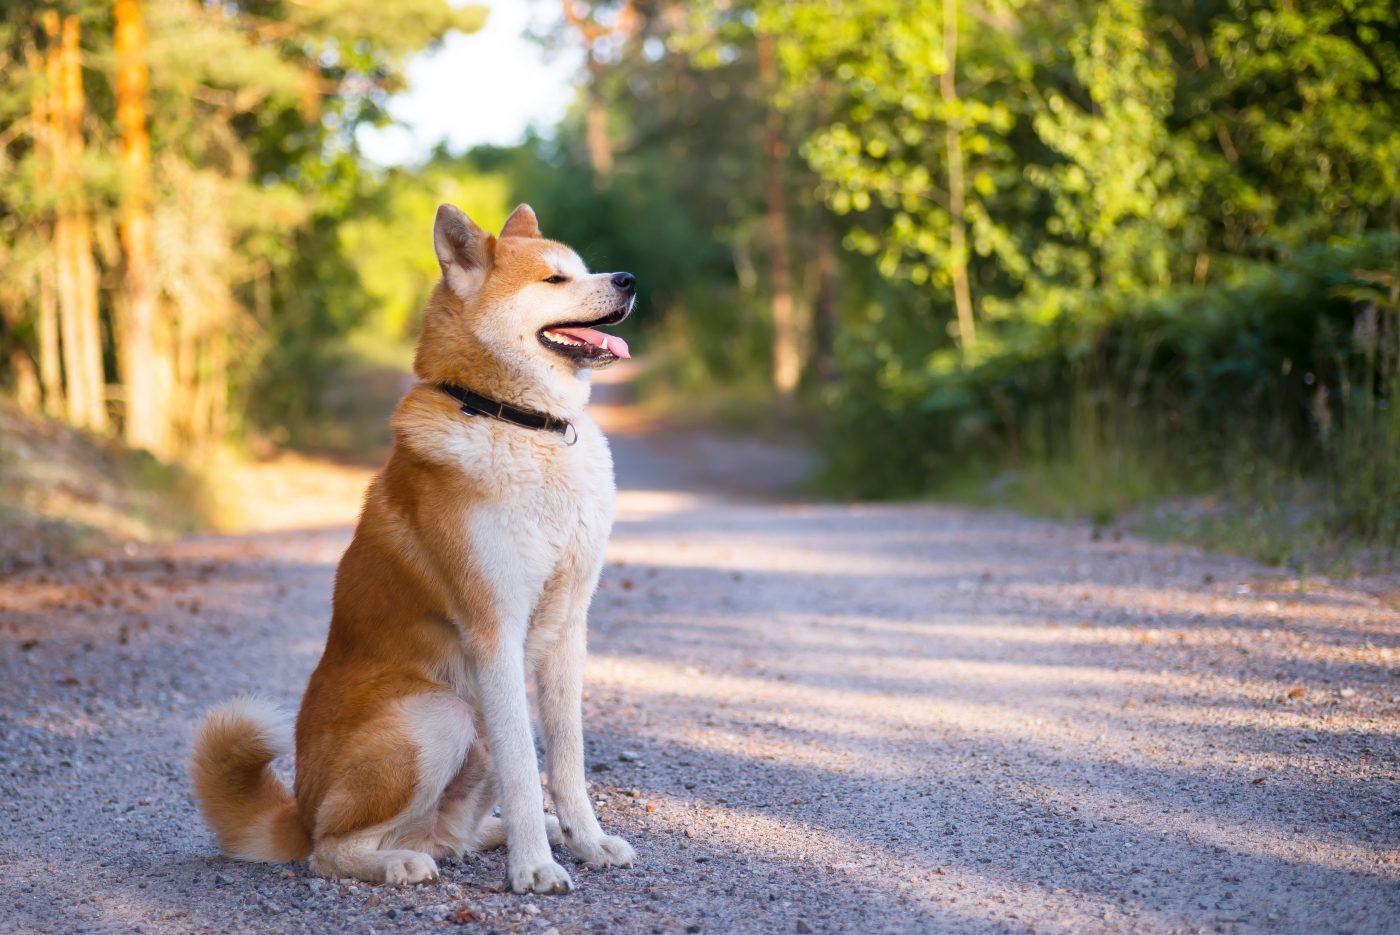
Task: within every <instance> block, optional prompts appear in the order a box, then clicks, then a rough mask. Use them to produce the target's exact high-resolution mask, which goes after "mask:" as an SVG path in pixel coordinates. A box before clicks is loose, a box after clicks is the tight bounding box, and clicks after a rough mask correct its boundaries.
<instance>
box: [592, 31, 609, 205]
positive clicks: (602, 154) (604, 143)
mask: <svg viewBox="0 0 1400 935" xmlns="http://www.w3.org/2000/svg"><path fill="white" fill-rule="evenodd" d="M602 79H603V63H602V62H601V61H599V60H598V54H597V52H596V51H595V49H594V45H593V43H592V42H590V43H589V44H588V164H589V165H590V166H591V167H592V169H593V174H594V176H595V177H596V178H597V180H598V181H599V182H603V181H605V180H606V179H607V178H608V176H610V175H612V168H613V147H612V138H611V137H610V136H609V135H608V109H607V105H606V103H605V102H604V101H603V88H602V84H601V82H602Z"/></svg>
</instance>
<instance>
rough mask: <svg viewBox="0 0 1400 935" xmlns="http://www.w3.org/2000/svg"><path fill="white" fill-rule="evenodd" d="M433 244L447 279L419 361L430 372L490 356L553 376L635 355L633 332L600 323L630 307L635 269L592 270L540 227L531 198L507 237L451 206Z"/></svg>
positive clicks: (530, 373) (472, 365) (441, 211)
mask: <svg viewBox="0 0 1400 935" xmlns="http://www.w3.org/2000/svg"><path fill="white" fill-rule="evenodd" d="M433 248H434V251H435V252H436V254H437V259H438V265H439V266H441V267H442V282H441V283H440V284H439V286H438V289H437V291H436V292H435V293H434V297H433V301H432V302H431V303H430V305H429V308H428V314H427V317H426V318H425V320H424V323H423V339H422V341H421V342H420V344H419V366H418V367H417V368H416V369H418V372H419V375H420V376H422V377H424V378H425V379H438V380H444V379H448V378H449V377H448V376H445V375H443V373H442V372H441V371H443V369H444V368H447V369H449V370H451V369H461V370H465V371H467V372H469V373H470V372H473V371H479V370H481V368H482V366H483V365H486V366H487V369H496V370H503V371H504V372H506V373H508V374H509V375H510V376H511V377H513V378H514V380H524V381H527V382H529V381H537V382H539V383H542V384H546V385H548V384H551V383H555V382H557V381H558V380H559V378H560V377H565V376H567V377H573V376H575V375H576V374H578V372H579V371H581V370H584V369H590V368H597V367H606V366H607V365H608V364H611V363H614V362H615V361H617V360H618V359H619V358H623V357H628V356H630V354H629V353H628V350H627V343H626V342H625V341H623V340H622V339H621V338H619V337H617V336H616V335H611V334H604V333H603V332H601V331H599V330H597V329H598V328H599V327H603V326H607V325H615V324H617V323H618V322H620V321H622V320H623V319H625V318H626V317H627V316H628V315H629V314H631V312H632V307H633V304H634V303H635V301H636V296H637V280H636V278H635V277H634V276H633V275H632V274H631V273H590V272H589V271H588V267H586V266H585V265H584V263H583V261H582V260H581V259H579V256H578V254H576V253H575V252H574V251H573V250H571V249H569V248H568V247H566V246H565V245H564V244H561V243H557V242H555V241H552V240H546V239H545V238H544V237H543V236H542V235H541V234H540V228H539V223H538V221H537V220H536V219H535V212H534V211H533V210H532V209H531V208H530V206H529V205H521V206H520V207H518V208H516V209H515V211H514V212H513V213H512V214H511V216H510V218H509V219H507V221H506V223H505V226H504V227H503V228H502V229H501V234H500V237H493V236H491V235H490V234H488V233H486V231H484V230H482V229H481V228H480V227H479V226H477V225H476V223H475V222H473V221H472V219H471V218H469V217H467V216H466V215H465V214H464V213H462V211H460V210H459V209H457V208H455V207H453V206H452V205H442V206H441V207H439V208H438V212H437V220H436V222H435V223H434V225H433ZM453 359H455V360H456V364H455V365H454V364H453V363H452V361H453ZM489 365H496V366H495V367H491V366H489ZM574 382H576V381H574ZM481 391H482V392H489V391H490V390H489V388H482V389H481Z"/></svg>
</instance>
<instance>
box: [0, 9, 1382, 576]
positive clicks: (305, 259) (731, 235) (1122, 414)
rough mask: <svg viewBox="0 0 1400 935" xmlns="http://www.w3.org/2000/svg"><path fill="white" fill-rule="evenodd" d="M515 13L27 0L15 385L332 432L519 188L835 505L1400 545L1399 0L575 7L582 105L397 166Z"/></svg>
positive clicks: (128, 408)
mask: <svg viewBox="0 0 1400 935" xmlns="http://www.w3.org/2000/svg"><path fill="white" fill-rule="evenodd" d="M538 3H539V4H543V5H548V6H551V7H552V6H554V5H555V0H538ZM486 15H489V13H488V11H487V10H485V9H484V8H481V7H475V6H472V7H457V8H454V7H451V6H449V5H448V4H446V3H445V2H443V0H399V2H396V3H383V2H372V0H317V2H309V0H302V2H294V0H229V2H220V3H206V2H195V0H144V2H142V0H116V2H112V3H98V2H85V0H84V2H73V3H68V4H63V5H61V6H54V5H45V4H40V3H24V2H20V3H14V2H11V3H8V4H7V5H6V15H5V19H4V23H3V25H2V26H0V69H3V73H4V75H5V78H4V79H3V83H0V311H2V312H3V325H0V329H2V330H0V380H2V381H3V386H4V388H5V389H4V392H5V393H6V394H8V395H9V396H11V397H13V398H14V399H15V400H16V401H17V403H18V405H20V406H22V407H24V408H27V409H29V410H33V411H43V412H45V413H48V414H49V415H50V416H52V417H54V418H59V419H63V420H66V421H67V422H69V423H71V424H73V425H76V426H81V427H83V428H85V429H88V430H91V431H92V432H95V433H99V434H100V433H112V434H117V433H119V434H120V435H121V436H122V437H123V438H124V439H125V440H126V442H127V443H128V444H130V445H132V446H133V447H137V448H143V449H146V450H149V451H151V452H153V453H155V454H156V455H158V456H159V457H160V458H162V459H164V460H167V461H168V460H172V459H180V458H182V457H187V456H188V455H189V453H190V452H191V451H194V450H197V449H199V448H201V447H202V446H207V445H209V444H211V443H217V442H219V441H221V440H223V439H228V438H233V439H236V440H237V439H244V440H246V439H249V438H262V439H271V440H273V441H275V442H277V443H280V444H292V445H295V444H300V443H306V442H308V441H314V439H315V435H314V429H315V426H316V425H317V423H318V421H319V420H321V419H323V417H324V407H325V399H326V393H327V386H328V384H329V383H331V382H333V381H334V380H335V379H336V377H337V375H338V374H343V372H344V367H345V366H347V361H350V360H353V359H355V358H357V357H358V358H360V359H364V358H367V357H368V358H373V357H375V356H376V355H381V356H384V355H386V349H387V356H390V357H392V356H393V353H395V350H394V349H402V348H404V347H406V346H407V345H408V344H409V343H410V342H411V340H412V337H413V333H414V329H415V327H416V314H417V309H418V306H419V303H420V302H421V301H422V299H423V297H424V296H425V295H426V292H427V289H428V287H429V286H430V284H431V280H432V278H433V276H434V275H435V272H436V270H435V265H434V261H433V259H432V253H431V251H430V250H429V249H428V242H429V238H428V236H427V232H428V230H429V228H430V224H431V217H432V212H433V208H434V206H435V205H436V204H437V203H438V202H439V201H444V200H450V201H454V202H455V203H457V204H459V205H461V206H462V207H464V208H465V209H467V210H468V211H469V212H471V213H472V214H473V215H474V216H475V217H476V218H477V220H479V221H480V222H482V223H483V224H485V225H486V226H488V227H490V226H493V225H498V224H499V223H500V221H501V219H502V218H503V217H504V215H505V212H506V211H507V210H508V209H509V208H510V207H511V206H512V205H513V204H514V203H515V202H517V201H528V202H530V203H531V204H533V205H534V207H535V208H536V210H537V212H538V213H539V215H540V217H541V219H542V222H543V225H544V227H545V229H546V231H547V232H548V233H549V234H550V235H551V236H554V237H556V238H558V239H561V240H564V241H566V242H569V243H571V244H573V245H574V246H576V247H577V248H579V250H580V252H581V253H583V254H584V256H585V259H587V260H588V261H589V262H590V263H592V264H594V265H595V267H596V268H602V269H613V268H626V269H630V270H632V271H633V272H635V273H637V274H638V275H639V277H640V282H641V284H642V286H643V309H644V318H645V320H644V321H643V322H642V324H641V327H642V328H644V329H645V331H646V333H645V335H644V342H645V350H644V355H645V357H646V358H647V359H648V360H649V362H650V365H651V366H650V370H649V372H648V374H647V376H646V379H645V383H644V387H645V389H646V391H647V392H648V393H649V394H651V395H652V396H653V397H655V398H657V399H658V400H662V401H665V400H670V401H671V404H672V405H673V406H675V407H678V408H689V409H706V408H707V407H712V408H714V409H715V410H716V411H718V412H720V413H721V414H723V413H728V414H731V415H732V414H734V413H739V412H742V413H746V414H749V415H746V418H747V417H751V414H752V413H754V412H767V413H771V414H773V418H772V422H773V424H779V423H796V424H800V425H804V426H808V427H809V431H810V432H812V433H813V434H814V435H815V436H816V437H817V439H818V442H817V443H818V444H819V446H820V448H821V450H822V452H823V453H824V455H825V464H826V469H825V472H824V483H825V484H826V485H827V487H828V489H830V490H833V491H838V492H841V493H843V494H850V495H858V496H876V497H889V496H907V495H920V494H924V493H929V492H937V491H943V492H952V493H955V494H957V495H959V496H964V497H970V498H972V499H977V500H997V501H1009V502H1011V503H1013V504H1017V505H1020V506H1023V507H1028V508H1031V509H1035V510H1041V511H1045V512H1050V513H1053V514H1064V515H1076V514H1077V515H1088V516H1091V517H1092V518H1094V519H1095V520H1097V521H1100V522H1109V521H1112V520H1113V519H1114V518H1115V517H1116V516H1118V515H1120V514H1122V513H1124V512H1125V511H1130V510H1134V509H1138V508H1141V507H1142V506H1143V505H1144V504H1154V503H1157V504H1162V503H1165V504H1167V505H1168V506H1167V508H1166V509H1165V510H1161V511H1158V512H1157V513H1154V514H1153V515H1154V516H1158V517H1165V519H1164V520H1163V521H1164V522H1167V523H1168V525H1170V524H1171V523H1178V524H1179V523H1181V522H1186V521H1188V520H1189V523H1190V526H1191V528H1190V529H1177V530H1175V531H1176V532H1180V533H1185V534H1188V535H1195V536H1197V537H1203V538H1206V539H1208V540H1209V539H1211V538H1212V537H1219V538H1223V540H1224V541H1225V542H1226V543H1227V544H1233V545H1235V546H1236V547H1243V548H1246V549H1247V550H1252V551H1255V552H1258V553H1261V554H1264V555H1265V557H1268V558H1271V559H1274V560H1285V559H1289V558H1292V557H1294V553H1295V551H1296V548H1295V546H1296V543H1298V542H1300V541H1304V540H1308V539H1309V538H1311V539H1316V540H1318V541H1322V542H1326V543H1330V544H1334V545H1335V544H1339V543H1340V544H1346V545H1348V546H1358V547H1360V548H1363V549H1366V550H1370V553H1371V554H1372V555H1379V556H1387V555H1393V554H1394V551H1395V549H1396V548H1397V547H1400V406H1397V405H1396V400H1397V398H1400V278H1398V277H1400V113H1397V110H1400V8H1397V4H1396V3H1395V2H1394V0H1182V2H1166V0H1097V2H1084V0H1036V2H1030V0H694V2H679V0H595V2H586V0H561V2H559V3H558V27H557V29H555V30H554V31H553V32H551V33H550V34H548V35H543V36H540V37H538V39H539V41H540V42H543V43H546V44H550V45H555V46H561V45H563V44H566V43H568V44H575V45H581V46H582V48H583V49H584V52H585V62H586V64H585V68H584V70H583V73H582V74H581V75H580V78H579V88H578V96H577V100H576V101H575V102H574V105H573V107H572V109H571V110H570V112H569V116H568V117H567V118H566V119H565V121H564V122H563V123H562V124H561V125H559V126H557V127H546V128H539V130H538V132H537V133H535V134H532V135H531V136H530V137H529V138H527V139H526V140H525V141H524V142H523V143H522V144H520V145H518V146H514V147H509V148H485V147H483V148H478V149H475V150H472V151H470V152H466V153H450V152H446V151H439V152H436V153H435V154H434V155H433V156H432V157H431V158H430V159H428V160H427V161H425V162H424V163H423V164H422V165H419V166H414V167H404V168H393V169H381V168H376V167H374V166H371V165H368V164H367V163H366V162H365V161H364V160H363V158H362V157H361V156H360V154H359V152H358V150H357V147H356V142H355V131H356V129H357V128H359V127H361V126H363V125H367V124H369V125H373V124H382V123H383V122H385V121H386V120H387V116H386V112H385V104H386V101H387V99H388V95H390V94H392V93H393V92H394V91H395V90H397V89H399V88H400V87H401V86H402V83H403V69H404V64H405V62H406V60H407V59H408V57H409V56H411V55H412V54H414V53H416V52H419V51H421V50H423V49H426V48H429V47H431V46H432V45H433V44H434V43H436V42H438V41H439V40H440V39H441V38H442V37H443V36H444V35H445V34H446V33H447V32H449V31H451V30H461V31H472V30H474V29H476V28H477V27H478V26H479V25H480V24H481V23H482V22H483V17H484V16H486ZM471 90H475V91H477V92H478V93H497V92H496V90H495V89H468V90H464V98H463V119H464V120H470V91H471ZM375 418H382V414H379V415H377V416H376V417H375ZM1207 494H1209V495H1211V496H1208V497H1205V499H1202V495H1207ZM1183 498H1194V499H1191V500H1190V501H1189V503H1190V505H1189V506H1187V505H1185V504H1186V502H1187V501H1186V500H1184V499H1183ZM1183 518H1184V519H1183ZM1168 531H1169V532H1170V531H1172V530H1168Z"/></svg>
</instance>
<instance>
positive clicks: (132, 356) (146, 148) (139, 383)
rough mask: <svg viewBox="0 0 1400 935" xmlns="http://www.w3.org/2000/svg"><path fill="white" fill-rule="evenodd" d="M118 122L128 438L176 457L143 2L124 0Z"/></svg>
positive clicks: (121, 350) (119, 22)
mask: <svg viewBox="0 0 1400 935" xmlns="http://www.w3.org/2000/svg"><path fill="white" fill-rule="evenodd" d="M112 12H113V18H114V20H115V22H116V35H115V40H116V55H117V126H118V127H119V128H120V130H121V168H122V200H121V221H120V227H121V242H122V252H123V254H124V255H125V259H126V266H125V270H124V275H123V277H122V303H121V312H122V314H121V320H120V325H119V327H118V328H117V336H118V342H117V362H118V365H119V367H120V368H121V377H122V384H123V386H124V388H125V392H126V407H125V424H124V427H125V434H126V442H127V444H128V445H131V446H132V447H133V448H145V449H147V450H148V451H151V452H153V453H155V454H157V455H160V456H162V457H169V456H170V454H171V453H172V452H171V450H170V433H169V415H168V413H167V411H166V410H167V404H168V401H167V400H165V399H162V398H161V396H162V394H161V393H160V381H159V377H158V373H157V371H158V369H160V368H161V365H162V363H163V362H162V361H160V360H159V359H158V357H159V355H158V354H157V350H156V341H155V327H156V295H155V270H154V265H155V258H154V249H153V244H152V230H151V143H150V135H149V134H148V132H147V129H146V126H147V118H146V79H147V72H146V27H145V23H144V22H143V20H142V15H141V4H140V2H139V0H116V3H115V4H114V5H113V8H112Z"/></svg>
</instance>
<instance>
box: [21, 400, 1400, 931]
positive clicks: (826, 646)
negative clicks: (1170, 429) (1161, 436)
mask: <svg viewBox="0 0 1400 935" xmlns="http://www.w3.org/2000/svg"><path fill="white" fill-rule="evenodd" d="M605 395H606V391H605ZM603 402H604V405H603V406H600V411H601V412H602V413H603V414H604V415H605V416H606V417H607V419H608V421H609V422H610V424H611V425H612V426H613V431H614V436H615V449H616V451H617V455H618V461H619V474H620V477H621V479H622V482H623V486H624V487H625V488H626V489H625V491H624V493H623V495H622V498H621V502H620V514H619V519H618V524H617V528H616V532H615V534H614V537H613V543H612V547H611V551H610V556H611V564H610V565H609V567H608V570H607V572H606V575H605V579H604V583H603V585H602V588H601V591H600V593H599V595H598V599H597V601H596V603H595V609H594V613H593V618H592V619H593V629H592V634H593V635H592V650H593V652H592V657H591V661H590V665H589V677H588V686H589V687H588V697H587V702H586V707H587V711H586V722H585V723H586V726H587V728H588V733H589V741H588V744H589V747H588V760H589V763H590V764H591V769H592V772H591V774H590V775H591V779H592V780H593V785H594V791H595V794H596V798H597V801H598V807H599V812H600V814H601V817H602V819H603V822H604V824H605V825H606V826H607V827H609V828H610V829H612V830H616V831H619V832H620V833H623V834H625V835H627V836H628V837H629V838H630V839H631V841H632V842H633V844H634V845H636V847H637V850H638V852H639V853H640V855H641V863H640V865H639V866H638V867H637V868H636V869H634V870H630V871H601V872H591V871H587V870H579V871H578V872H576V874H575V878H576V881H577V883H578V884H579V889H578V891H577V892H576V893H575V894H574V895H572V896H569V897H564V898H551V897H529V898H519V897H514V896H508V895H505V894H503V893H501V892H500V891H499V887H500V882H501V880H502V878H503V876H504V870H503V861H502V858H501V856H500V855H491V856H488V857H487V858H485V859H483V860H481V861H478V862H472V863H467V864H452V865H449V866H448V867H447V868H446V870H445V875H444V881H443V882H442V883H441V884H439V885H435V886H427V887H420V888H413V889H389V888H384V887H374V886H367V885H361V884H355V883H348V882H336V881H323V880H319V879H316V878H313V877H312V876H310V875H309V874H308V873H307V871H306V869H305V868H304V867H301V866H296V867H270V866H249V865H237V864H233V863H230V862H227V861H224V860H221V859H219V858H218V857H217V856H216V855H215V853H214V848H213V845H212V842H211V840H210V837H209V835H208V833H207V832H206V831H205V829H204V828H203V827H202V826H201V825H200V823H199V821H198V819H197V817H196V815H195V812H194V809H193V807H192V805H191V803H190V800H189V796H188V792H187V786H186V782H185V779H184V775H183V761H184V757H185V755H186V749H187V745H188V739H189V736H190V733H191V730H192V727H193V725H194V723H195V720H196V718H197V717H198V715H199V713H200V711H201V710H202V709H203V708H204V707H205V706H206V705H208V704H209V703H211V702H213V701H216V700H219V699H222V698H226V697H228V696H229V695H232V694H234V693H236V692H240V691H246V690H260V691H263V692H266V693H269V694H271V695H273V696H274V697H277V698H279V699H281V700H283V701H285V702H287V703H288V704H295V702H296V700H297V697H298V695H299V693H300V691H301V688H302V686H303V683H304V679H305V678H306V675H307V674H308V672H309V671H310V669H311V667H312V666H313V665H314V663H315V661H316V658H317V654H318V652H319V648H320V643H321V640H322V636H323V632H324V628H325V625H326V619H327V613H328V608H327V600H328V596H329V593H330V585H331V576H332V573H333V570H334V567H335V562H336V560H337V558H338V556H339V553H340V551H341V549H343V548H344V546H345V544H346V542H347V541H348V531H347V529H345V528H344V527H343V526H333V527H331V528H327V529H324V530H314V529H312V530H307V529H302V530H291V531H281V532H272V533H263V534H249V535H244V536H238V537H227V538H220V539H206V540H195V541H189V542H184V543H181V544H179V545H177V546H175V547H171V548H165V549H159V550H145V551H140V552H137V553H134V554H130V555H124V556H120V557H115V558H113V559H111V560H110V561H108V562H105V563H100V564H99V563H94V564H92V565H91V566H84V567H80V568H72V569H64V570H61V571H58V572H54V571H49V572H34V573H27V574H25V575H23V576H21V577H15V578H9V579H5V580H3V581H0V868H2V869H3V873H0V930H4V931H22V932H55V933H58V932H63V933H67V932H138V931H140V932H170V933H183V932H200V931H211V932H308V933H310V932H316V933H320V932H370V931H377V932H384V933H389V932H424V931H455V930H457V929H455V928H454V926H455V924H457V923H464V924H466V925H467V926H468V929H467V930H471V931H488V930H495V931H498V932H526V933H548V932H551V931H553V932H557V933H560V935H562V933H568V932H713V933H723V932H795V933H805V932H849V933H865V932H1030V931H1035V932H1066V933H1090V932H1197V931H1200V932H1224V933H1235V932H1238V933H1244V932H1296V933H1317V932H1355V933H1381V932H1397V931H1400V786H1397V778H1400V677H1397V672H1398V671H1400V609H1397V608H1396V607H1395V606H1393V605H1387V604H1386V603H1384V602H1383V601H1381V600H1378V599H1376V598H1374V597H1371V596H1368V595H1366V594H1364V593H1362V592H1361V591H1359V590H1356V589H1351V588H1347V587H1342V586H1335V585H1327V584H1325V583H1318V582H1299V581H1297V580H1295V579H1292V578H1289V577H1286V576H1283V575H1280V574H1278V573H1274V572H1270V571H1267V570H1264V569H1262V568H1260V567H1259V566H1256V565H1253V564H1250V563H1248V562H1245V561H1241V560H1235V559H1229V558H1221V557H1218V556H1204V555H1201V554H1199V553H1196V552H1194V551H1191V550H1187V549H1181V548H1173V547H1167V546H1160V545H1152V544H1145V543H1143V542H1139V541H1133V540H1122V541H1112V540H1111V539H1103V540H1096V539H1094V538H1093V537H1092V536H1091V533H1090V530H1088V529H1087V528H1080V527H1076V526H1065V525H1053V524H1048V523H1039V522H1033V521H1029V520H1026V519H1021V518H1017V517H1012V516H1007V515H997V514H986V513H973V512H965V511H960V510H954V509H944V508H939V507H934V506H926V505H888V506H850V505H817V504H804V503H797V502H786V503H778V502H772V501H765V500H764V499H762V496H763V495H765V494H770V493H772V492H773V491H774V490H776V489H779V488H781V487H782V486H783V484H784V483H785V482H786V481H789V480H791V479H792V477H794V476H795V475H796V474H797V473H799V472H800V469H801V467H802V464H803V461H802V459H801V458H799V457H796V456H793V455H792V454H790V453H787V452H783V451H781V450H777V449H772V448H769V447H767V446H762V445H757V444H754V443H737V442H729V441H724V440H718V439H714V438H702V437H698V436H694V435H686V434H680V433H673V432H666V431H658V430H656V429H655V427H648V426H646V425H645V424H644V423H642V422H641V421H640V420H639V419H638V417H637V416H636V413H635V412H633V411H631V410H630V409H628V408H626V407H619V406H615V405H614V406H611V407H609V406H608V405H607V400H606V399H605V400H604V401H603ZM342 479H343V478H342ZM269 480H270V481H272V480H274V479H273V478H269ZM354 506H355V505H354V504H353V503H350V504H344V503H339V505H336V506H334V509H330V510H329V512H323V513H312V514H308V515H318V516H322V515H323V516H325V517H326V518H327V520H328V521H329V520H332V519H336V518H337V516H338V518H339V519H341V520H343V519H345V518H348V517H349V516H350V515H352V514H353V510H354ZM337 510H339V511H340V512H339V514H337V513H336V511H337Z"/></svg>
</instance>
